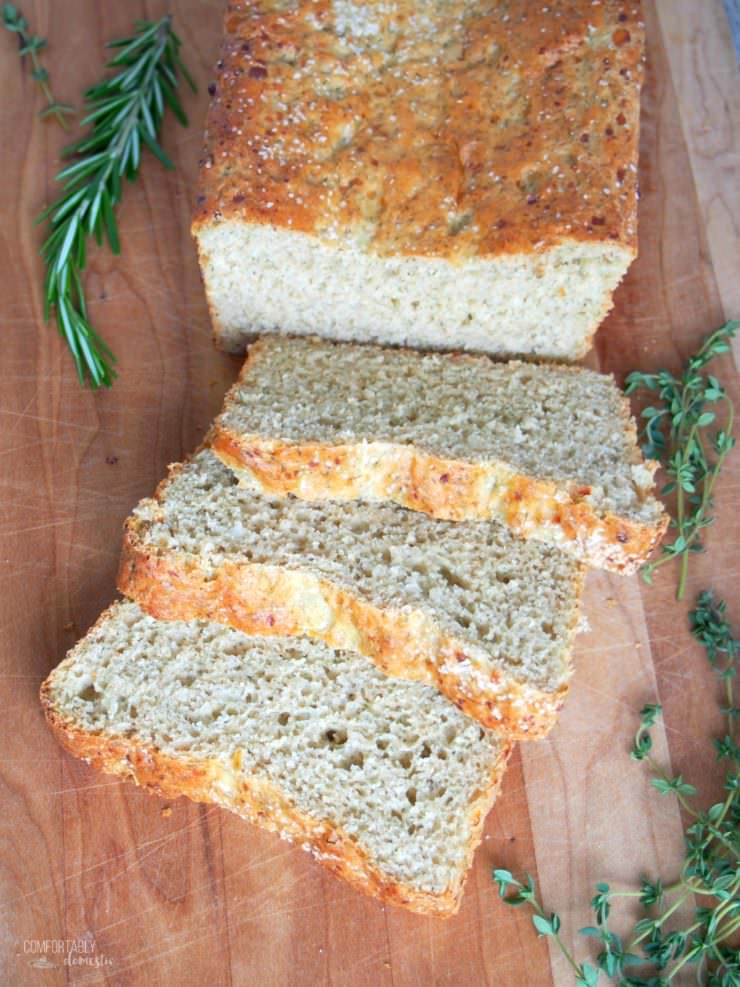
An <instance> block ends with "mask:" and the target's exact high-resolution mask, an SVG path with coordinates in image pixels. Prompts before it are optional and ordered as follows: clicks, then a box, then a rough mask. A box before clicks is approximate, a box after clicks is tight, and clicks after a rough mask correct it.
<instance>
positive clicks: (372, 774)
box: [42, 603, 509, 915]
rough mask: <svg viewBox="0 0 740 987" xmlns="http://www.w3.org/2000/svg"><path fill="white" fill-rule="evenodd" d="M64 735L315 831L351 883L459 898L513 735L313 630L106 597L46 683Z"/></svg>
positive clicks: (449, 906)
mask: <svg viewBox="0 0 740 987" xmlns="http://www.w3.org/2000/svg"><path fill="white" fill-rule="evenodd" d="M42 702H43V705H44V708H45V712H46V715H47V718H48V719H49V722H50V724H51V726H52V728H53V729H54V731H55V733H56V734H57V736H58V737H59V739H60V740H61V741H62V743H63V744H64V745H65V746H66V747H67V748H68V749H69V750H70V751H71V752H72V753H73V754H75V755H76V756H78V757H83V758H85V759H86V760H88V761H89V762H90V763H92V764H93V766H95V767H97V768H99V769H101V770H104V771H108V772H112V773H114V774H117V775H119V776H123V777H127V778H131V779H133V780H134V781H136V782H137V783H138V784H141V785H143V786H145V787H147V788H149V789H151V790H153V791H157V792H159V793H161V794H164V795H166V796H168V797H174V796H177V795H186V796H188V797H190V798H193V799H195V800H196V801H206V802H214V803H217V804H219V805H221V806H223V807H225V808H228V809H230V810H231V811H234V812H236V813H238V814H240V815H242V816H243V817H245V818H247V819H249V820H250V821H253V822H255V823H257V825H260V826H262V827H263V828H267V829H269V830H272V831H276V832H278V833H280V835H282V836H283V837H284V838H287V839H290V840H295V841H298V842H300V843H301V844H302V845H303V846H304V848H306V849H309V850H311V851H312V852H313V853H314V855H315V856H316V857H317V858H318V859H319V861H320V862H321V863H323V864H325V865H326V866H328V867H329V868H330V869H331V870H333V871H335V872H336V873H337V874H339V875H340V876H342V877H344V878H345V879H347V880H349V881H350V882H351V883H352V884H354V885H355V886H356V887H358V888H359V889H360V890H363V891H365V892H367V893H369V894H373V895H375V896H376V897H379V898H381V899H383V900H386V901H389V902H391V903H393V904H398V905H402V906H404V907H407V908H411V909H412V910H414V911H419V912H423V913H426V914H439V915H448V914H452V913H454V912H455V911H456V910H457V906H458V904H459V897H460V894H461V890H462V883H463V881H464V877H465V874H466V871H467V869H468V867H469V864H470V862H471V858H472V854H473V851H474V849H475V846H476V845H477V843H478V841H479V839H480V832H481V828H482V825H483V821H484V817H485V814H486V812H487V811H488V809H489V808H490V805H491V802H492V800H493V797H494V795H495V792H496V790H497V788H498V785H499V784H500V780H501V777H502V773H503V770H504V767H505V764H506V760H507V758H508V754H509V747H508V745H507V744H506V743H505V742H502V741H501V740H500V739H498V738H497V737H496V735H495V734H493V733H491V732H489V731H486V730H484V729H482V728H481V727H480V726H479V725H478V724H475V723H473V722H472V721H471V720H469V719H468V718H466V717H465V716H463V715H462V714H461V713H459V712H458V711H457V710H456V709H455V708H454V707H453V706H451V705H450V704H449V703H447V702H446V701H445V700H444V699H442V698H441V697H440V696H438V695H437V694H436V693H435V692H434V690H432V689H430V688H429V687H428V686H424V685H421V684H418V683H409V682H402V681H398V680H393V679H387V678H386V677H385V676H384V675H383V674H382V673H381V672H379V671H378V670H377V669H376V668H375V667H374V666H373V665H372V664H371V663H370V662H367V661H365V660H364V659H362V658H360V657H358V656H355V655H352V654H349V653H346V652H333V651H331V650H330V649H328V648H326V647H325V646H324V645H322V644H320V643H317V642H311V641H307V640H305V639H303V640H286V639H275V638H272V639H267V638H250V637H247V636H246V635H244V634H241V633H240V632H238V631H235V630H232V629H230V628H225V627H222V626H220V625H214V624H204V623H200V622H188V623H183V622H174V623H160V622H157V621H156V620H153V619H152V618H151V617H148V616H146V615H145V614H144V613H143V612H142V611H141V610H140V609H139V608H138V607H137V606H136V605H135V604H133V603H120V604H116V605H114V606H113V607H111V608H110V609H109V610H108V611H107V612H106V613H104V614H103V615H102V617H101V618H100V620H99V621H98V623H97V624H96V626H95V627H94V628H93V629H92V630H91V631H90V632H89V634H88V636H87V637H86V638H85V639H84V640H83V641H81V642H80V643H79V644H78V645H77V646H76V647H75V648H74V649H73V651H72V652H71V653H70V655H69V656H68V657H67V659H66V660H65V661H63V662H62V664H61V665H60V666H59V667H58V668H57V669H56V670H55V671H54V672H52V674H51V675H50V676H49V678H48V679H47V681H46V682H45V683H44V685H43V687H42Z"/></svg>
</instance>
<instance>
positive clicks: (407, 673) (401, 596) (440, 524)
mask: <svg viewBox="0 0 740 987" xmlns="http://www.w3.org/2000/svg"><path fill="white" fill-rule="evenodd" d="M582 579H583V567H582V566H580V565H579V564H578V563H576V562H574V561H573V560H571V559H570V558H569V557H568V556H567V555H565V554H563V553H562V552H560V551H559V550H558V549H556V548H552V547H550V546H547V545H542V544H538V543H536V542H526V541H522V540H521V539H518V538H516V537H514V536H513V535H512V534H511V533H510V532H509V531H508V529H507V528H505V527H504V526H503V525H499V524H495V523H493V522H485V521H477V522H476V521H466V522H451V521H437V520H433V519H432V518H429V517H427V516H426V515H424V514H420V513H415V512H412V511H406V510H404V509H403V508H401V507H398V506H396V505H395V504H392V503H374V504H368V503H354V502H325V503H322V504H311V503H306V502H304V501H300V500H296V499H295V498H292V497H290V498H285V497H283V498H268V497H263V496H261V495H259V494H256V493H253V492H252V491H250V490H247V489H244V488H243V487H241V486H239V484H238V482H237V480H236V478H235V477H234V476H233V474H232V473H231V471H230V470H228V469H227V468H226V467H225V466H224V465H223V464H222V463H221V462H220V461H219V460H218V459H217V458H216V457H215V456H214V455H213V453H212V452H210V451H209V450H203V451H201V452H200V453H198V454H197V455H196V456H194V457H193V459H192V460H190V461H189V462H187V463H185V464H183V465H180V466H176V467H174V468H173V470H172V472H171V475H170V477H169V479H168V480H166V481H165V482H164V483H163V484H161V485H160V488H159V490H158V491H157V494H156V496H155V498H154V499H148V500H144V501H142V502H141V503H140V504H139V506H138V507H137V508H136V510H135V511H134V513H133V515H132V517H131V518H130V519H129V521H128V522H127V526H126V535H125V539H124V550H123V558H122V562H121V568H120V573H119V582H118V586H119V589H120V590H121V592H122V593H124V594H126V596H128V597H130V598H131V599H133V600H135V601H136V602H137V603H139V604H140V606H142V607H143V609H144V610H146V611H147V612H148V613H150V614H151V615H152V616H154V617H158V618H160V619H164V620H191V619H196V618H201V619H207V620H215V621H222V622H224V623H228V624H231V625H233V626H234V627H237V628H239V629H241V630H243V631H245V632H247V633H250V634H278V635H308V636H310V637H313V638H319V639H321V640H323V641H325V642H326V643H327V644H329V645H331V646H332V647H335V648H344V649H347V650H353V651H358V652H360V653H362V654H364V655H366V656H367V657H369V658H371V659H372V660H373V661H375V662H376V663H377V664H378V665H379V666H380V667H381V668H382V669H383V670H384V671H385V672H387V673H388V674H389V675H391V676H400V677H403V678H408V679H414V680H418V681H422V682H427V683H430V684H433V685H435V686H436V687H437V688H438V689H439V690H440V692H442V693H443V694H444V695H445V696H447V697H448V698H449V699H451V700H452V701H453V702H455V703H456V704H457V705H458V706H459V707H460V708H461V709H462V710H464V711H465V712H466V713H468V714H469V715H470V716H472V717H474V718H476V719H478V720H479V721H480V722H481V723H483V724H485V725H486V726H489V727H495V726H500V727H501V728H502V730H503V731H505V732H508V733H509V734H511V735H512V736H515V737H539V736H542V735H543V734H544V733H546V732H547V731H548V730H549V729H550V728H551V727H552V726H553V725H554V723H555V719H556V716H557V713H558V711H559V710H560V708H561V706H562V703H563V700H564V697H565V693H566V690H567V687H568V683H569V680H570V677H571V672H572V665H571V650H572V645H573V638H574V636H575V633H576V628H577V625H578V622H579V603H580V593H581V584H582Z"/></svg>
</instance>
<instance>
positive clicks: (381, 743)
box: [375, 739, 388, 751]
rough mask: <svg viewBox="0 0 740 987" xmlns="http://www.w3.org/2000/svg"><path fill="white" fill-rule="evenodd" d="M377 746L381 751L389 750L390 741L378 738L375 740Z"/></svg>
mask: <svg viewBox="0 0 740 987" xmlns="http://www.w3.org/2000/svg"><path fill="white" fill-rule="evenodd" d="M375 746H376V747H377V748H378V750H379V751H385V750H388V741H387V740H382V739H381V740H376V741H375Z"/></svg>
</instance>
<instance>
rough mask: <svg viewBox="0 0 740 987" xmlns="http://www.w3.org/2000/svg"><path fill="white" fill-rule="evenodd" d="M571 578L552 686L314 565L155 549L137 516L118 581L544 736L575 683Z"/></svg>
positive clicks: (171, 606)
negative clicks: (213, 561)
mask: <svg viewBox="0 0 740 987" xmlns="http://www.w3.org/2000/svg"><path fill="white" fill-rule="evenodd" d="M573 578H574V586H573V600H574V605H573V612H572V614H571V621H570V627H569V632H568V640H567V642H566V644H565V646H564V654H563V656H562V661H563V676H562V684H561V685H559V686H558V687H557V688H555V689H554V690H547V689H542V688H538V687H536V686H534V685H532V684H531V683H530V682H528V681H527V680H526V679H523V678H519V677H517V674H516V670H515V669H516V667H517V666H516V663H513V669H514V670H511V671H510V670H507V669H505V668H504V667H503V665H504V664H505V663H503V662H502V663H501V664H500V665H497V666H496V667H495V668H490V667H486V663H485V661H484V660H483V659H482V658H481V657H480V656H479V655H476V653H475V651H476V649H475V648H474V647H472V646H471V645H470V644H469V643H468V642H466V641H464V640H461V639H458V638H455V637H454V636H453V635H451V634H448V633H446V632H445V631H444V630H443V629H442V628H441V627H439V626H438V625H437V624H436V623H435V622H434V620H433V619H432V618H431V617H429V616H428V615H426V614H424V613H422V612H421V611H418V610H409V609H392V608H381V607H378V606H375V605H373V604H372V603H370V602H369V601H367V600H364V599H361V598H360V597H358V596H355V595H354V594H353V593H352V592H350V591H349V590H347V589H344V588H342V587H341V586H339V585H337V584H335V583H332V582H330V581H329V580H327V579H321V578H319V577H317V576H314V575H313V574H312V573H310V572H306V571H302V570H294V569H288V568H286V567H282V566H270V565H260V564H254V563H247V562H244V563H234V562H226V563H224V564H222V565H221V566H219V567H218V568H216V569H215V570H214V571H211V572H206V571H205V570H204V569H203V568H202V567H201V566H200V565H199V564H198V562H197V560H194V559H193V558H191V557H188V556H185V555H182V554H179V553H175V552H164V551H160V552H157V551H156V550H154V549H153V548H152V547H150V546H148V545H147V541H146V524H145V523H144V522H141V521H139V520H138V519H137V518H136V517H132V518H129V520H128V521H127V522H126V529H125V536H124V543H123V552H122V556H121V565H120V568H119V573H118V588H119V590H120V591H121V592H122V593H124V594H125V595H126V596H128V597H129V598H130V599H132V600H135V601H136V602H137V603H138V604H139V606H140V607H141V608H142V609H143V610H145V611H146V612H147V613H149V614H151V616H153V617H156V618H158V619H160V620H195V619H201V620H213V621H217V622H219V623H223V624H228V625H230V626H232V627H236V628H238V629H239V630H241V631H244V632H245V633H247V634H270V635H282V636H290V635H293V636H296V635H304V636H308V637H313V638H317V639H319V640H322V641H324V642H326V643H327V644H328V645H330V646H331V647H334V648H342V649H347V650H351V651H356V652H359V653H361V654H364V655H366V656H367V657H369V658H371V659H372V660H373V661H374V662H375V663H376V664H377V665H378V666H379V667H380V668H382V669H383V671H385V672H386V673H387V674H389V675H394V676H397V677H399V678H405V679H411V680H414V681H420V682H426V683H429V684H432V685H435V686H436V687H437V689H439V691H440V692H441V693H442V694H443V695H445V696H447V697H448V698H449V699H450V700H451V701H452V702H454V703H455V705H456V706H457V707H458V708H459V709H461V710H462V711H463V712H464V713H466V714H467V715H468V716H471V717H472V718H473V719H476V720H478V721H479V722H480V723H482V724H483V725H484V726H487V727H493V728H495V729H499V730H501V731H502V732H504V733H505V734H507V735H508V736H511V737H512V738H514V739H537V738H539V737H542V736H544V735H545V734H546V733H548V732H549V730H551V729H552V727H553V726H554V725H555V722H556V719H557V715H558V713H559V712H560V710H561V709H562V706H563V703H564V701H565V695H566V693H567V690H568V679H569V677H570V671H571V664H570V652H571V647H572V643H573V639H574V637H575V634H576V631H577V625H578V620H579V607H578V601H579V600H580V596H581V590H582V586H583V578H584V570H583V568H582V567H574V576H573ZM514 657H518V656H514ZM522 657H526V656H522Z"/></svg>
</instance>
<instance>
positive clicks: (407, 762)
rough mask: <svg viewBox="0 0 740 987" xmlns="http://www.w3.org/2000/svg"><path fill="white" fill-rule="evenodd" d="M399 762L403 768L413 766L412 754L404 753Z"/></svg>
mask: <svg viewBox="0 0 740 987" xmlns="http://www.w3.org/2000/svg"><path fill="white" fill-rule="evenodd" d="M398 763H399V764H400V765H401V767H402V768H406V769H407V770H408V769H409V768H410V767H411V755H410V754H402V755H401V756H400V757H399V759H398Z"/></svg>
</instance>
